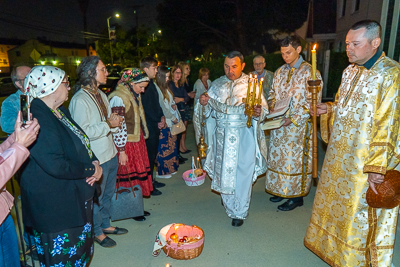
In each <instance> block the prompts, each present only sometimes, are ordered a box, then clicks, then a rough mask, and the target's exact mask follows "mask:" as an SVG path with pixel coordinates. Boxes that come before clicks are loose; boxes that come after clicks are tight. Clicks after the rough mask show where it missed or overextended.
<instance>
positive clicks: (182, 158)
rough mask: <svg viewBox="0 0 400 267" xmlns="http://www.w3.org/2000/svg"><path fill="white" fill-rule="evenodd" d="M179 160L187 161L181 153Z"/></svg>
mask: <svg viewBox="0 0 400 267" xmlns="http://www.w3.org/2000/svg"><path fill="white" fill-rule="evenodd" d="M179 160H184V161H187V158H184V157H182V156H181V155H179Z"/></svg>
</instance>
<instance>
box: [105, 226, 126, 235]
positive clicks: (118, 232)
mask: <svg viewBox="0 0 400 267" xmlns="http://www.w3.org/2000/svg"><path fill="white" fill-rule="evenodd" d="M103 233H105V234H106V235H124V234H127V233H128V230H127V229H125V228H119V227H115V229H114V230H103Z"/></svg>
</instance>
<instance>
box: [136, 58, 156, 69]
mask: <svg viewBox="0 0 400 267" xmlns="http://www.w3.org/2000/svg"><path fill="white" fill-rule="evenodd" d="M157 63H158V62H157V60H156V59H155V58H154V57H144V58H142V59H141V60H140V68H141V69H142V70H144V68H150V67H151V65H153V64H154V65H156V66H157Z"/></svg>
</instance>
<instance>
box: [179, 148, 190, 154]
mask: <svg viewBox="0 0 400 267" xmlns="http://www.w3.org/2000/svg"><path fill="white" fill-rule="evenodd" d="M179 152H180V153H181V154H188V153H190V152H192V150H189V149H188V150H186V151H185V152H181V151H179Z"/></svg>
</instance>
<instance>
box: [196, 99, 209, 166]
mask: <svg viewBox="0 0 400 267" xmlns="http://www.w3.org/2000/svg"><path fill="white" fill-rule="evenodd" d="M204 94H205V95H207V93H204ZM204 112H205V107H204V106H203V107H202V109H201V123H200V125H201V127H200V137H199V144H198V145H197V150H198V152H199V158H200V159H205V158H206V151H207V148H208V145H207V144H206V143H205V142H204V136H203V132H204V126H205V125H206V123H205V118H206V116H205V114H204Z"/></svg>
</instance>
